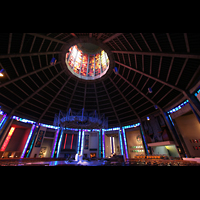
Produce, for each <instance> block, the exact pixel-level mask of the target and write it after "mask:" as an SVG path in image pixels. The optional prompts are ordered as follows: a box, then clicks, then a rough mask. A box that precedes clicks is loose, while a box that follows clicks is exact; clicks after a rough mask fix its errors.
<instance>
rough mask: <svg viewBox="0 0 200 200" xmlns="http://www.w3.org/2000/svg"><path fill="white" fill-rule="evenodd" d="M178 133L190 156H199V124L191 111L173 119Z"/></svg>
mask: <svg viewBox="0 0 200 200" xmlns="http://www.w3.org/2000/svg"><path fill="white" fill-rule="evenodd" d="M174 124H175V125H176V126H177V128H178V130H179V133H180V134H181V135H182V138H183V140H184V142H185V144H186V146H187V148H188V150H189V152H190V155H191V156H192V157H199V156H200V134H199V133H200V124H199V122H198V120H197V118H196V116H195V115H194V114H193V113H192V112H187V113H185V114H184V115H182V116H179V117H176V118H175V119H174Z"/></svg>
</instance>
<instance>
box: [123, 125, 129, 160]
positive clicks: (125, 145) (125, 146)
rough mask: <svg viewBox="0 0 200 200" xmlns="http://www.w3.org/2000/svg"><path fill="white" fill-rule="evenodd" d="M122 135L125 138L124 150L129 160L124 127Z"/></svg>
mask: <svg viewBox="0 0 200 200" xmlns="http://www.w3.org/2000/svg"><path fill="white" fill-rule="evenodd" d="M122 134H123V138H124V148H125V153H126V158H128V152H127V143H126V134H125V129H124V128H123V127H122Z"/></svg>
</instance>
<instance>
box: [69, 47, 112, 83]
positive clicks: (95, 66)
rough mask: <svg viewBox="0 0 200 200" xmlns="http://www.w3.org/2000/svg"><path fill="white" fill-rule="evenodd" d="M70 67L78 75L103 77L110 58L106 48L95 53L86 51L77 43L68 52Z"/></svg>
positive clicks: (81, 76) (91, 78)
mask: <svg viewBox="0 0 200 200" xmlns="http://www.w3.org/2000/svg"><path fill="white" fill-rule="evenodd" d="M66 64H67V67H68V69H69V70H70V71H71V72H72V73H73V74H74V75H75V76H77V77H79V78H82V79H86V80H94V79H97V78H100V77H102V76H103V75H104V74H105V73H106V72H107V70H108V68H109V58H108V55H107V53H106V52H105V51H104V50H101V49H100V48H99V49H98V51H97V52H95V53H88V52H84V50H83V49H82V50H81V49H79V48H78V46H77V45H74V46H72V47H70V49H69V52H67V53H66Z"/></svg>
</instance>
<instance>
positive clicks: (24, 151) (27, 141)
mask: <svg viewBox="0 0 200 200" xmlns="http://www.w3.org/2000/svg"><path fill="white" fill-rule="evenodd" d="M35 126H36V125H35V124H33V126H32V128H31V131H30V133H29V136H28V139H27V140H26V144H25V146H24V149H23V151H22V155H21V158H23V157H24V155H25V153H26V150H27V147H28V144H29V142H30V139H31V136H32V134H33V131H34V130H35Z"/></svg>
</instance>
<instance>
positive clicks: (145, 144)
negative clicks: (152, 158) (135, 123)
mask: <svg viewBox="0 0 200 200" xmlns="http://www.w3.org/2000/svg"><path fill="white" fill-rule="evenodd" d="M140 130H141V133H142V139H143V141H144V147H145V149H146V153H147V155H149V152H148V148H147V143H146V140H145V137H144V133H143V131H142V127H141V126H140Z"/></svg>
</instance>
